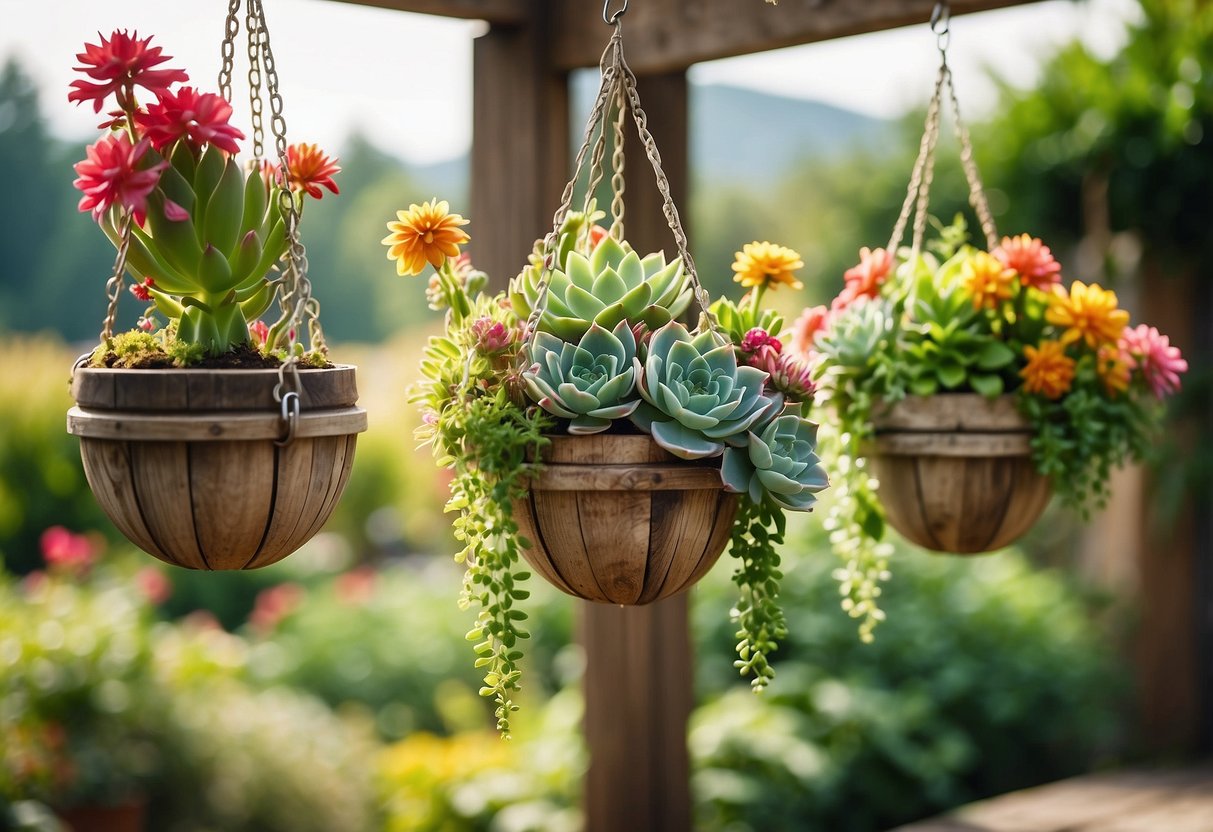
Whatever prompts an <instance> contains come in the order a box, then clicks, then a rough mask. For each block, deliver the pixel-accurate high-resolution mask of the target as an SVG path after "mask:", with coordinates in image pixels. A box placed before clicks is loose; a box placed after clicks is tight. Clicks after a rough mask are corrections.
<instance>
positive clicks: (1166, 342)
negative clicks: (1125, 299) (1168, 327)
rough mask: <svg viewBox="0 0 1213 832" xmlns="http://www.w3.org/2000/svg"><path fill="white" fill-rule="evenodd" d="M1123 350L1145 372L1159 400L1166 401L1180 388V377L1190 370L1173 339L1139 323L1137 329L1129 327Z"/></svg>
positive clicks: (1121, 342) (1121, 337)
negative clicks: (1165, 399)
mask: <svg viewBox="0 0 1213 832" xmlns="http://www.w3.org/2000/svg"><path fill="white" fill-rule="evenodd" d="M1120 348H1121V349H1122V350H1123V351H1125V352H1127V353H1128V354H1129V356H1130V358H1131V359H1132V360H1133V365H1134V366H1135V367H1136V368H1138V369H1140V370H1141V374H1142V376H1143V377H1144V378H1145V380H1146V383H1147V384H1149V385H1150V389H1151V390H1152V391H1153V392H1154V395H1155V396H1156V397H1157V398H1159V399H1162V398H1165V397H1166V396H1169V395H1170V394H1172V393H1175V392H1177V391H1178V390H1179V389H1180V381H1179V374H1180V373H1186V372H1187V371H1188V362H1187V361H1185V360H1184V359H1183V357H1182V356H1181V355H1180V352H1179V347H1173V346H1171V339H1170V338H1168V337H1167V336H1166V335H1163V334H1162V333H1160V332H1159V331H1158V330H1157V329H1155V328H1154V327H1152V326H1146V325H1145V324H1139V325H1138V326H1137V328H1136V329H1134V328H1132V327H1125V331H1124V334H1123V335H1121V336H1120Z"/></svg>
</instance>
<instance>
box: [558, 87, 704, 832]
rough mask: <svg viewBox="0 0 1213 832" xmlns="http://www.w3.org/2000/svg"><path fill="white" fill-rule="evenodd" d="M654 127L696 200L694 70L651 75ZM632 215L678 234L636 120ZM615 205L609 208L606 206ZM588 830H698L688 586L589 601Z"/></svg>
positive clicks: (630, 165)
mask: <svg viewBox="0 0 1213 832" xmlns="http://www.w3.org/2000/svg"><path fill="white" fill-rule="evenodd" d="M639 92H640V97H641V101H642V103H643V104H644V108H645V111H646V112H647V113H648V115H649V130H650V131H651V132H652V133H653V137H654V138H655V139H656V141H657V146H658V147H659V148H660V149H661V153H662V163H663V167H664V168H665V171H666V175H667V177H668V178H669V180H670V190H671V192H672V194H673V196H674V200H675V203H676V204H677V205H679V206H680V207H682V208H685V207H686V195H687V181H688V172H687V82H686V75H685V73H682V72H678V73H673V74H670V75H663V76H658V77H641V78H640V79H639ZM627 131H628V132H627V141H626V143H625V146H626V148H627V167H626V169H625V172H624V175H625V177H626V181H627V190H626V191H625V193H624V198H625V202H626V214H625V219H626V223H627V228H626V233H627V238H628V240H629V241H630V242H631V243H632V244H633V245H634V246H635V247H636V249H637V250H638V251H645V252H648V251H653V250H656V249H665V251H666V254H667V256H673V255H672V254H671V252H672V251H673V249H674V243H673V237H672V236H671V234H670V232H669V229H668V228H667V227H666V221H665V217H664V216H663V214H662V207H661V197H660V194H659V193H658V191H657V186H656V180H655V178H654V176H653V172H652V169H651V168H650V166H649V163H648V160H647V159H646V158H645V156H644V152H643V150H642V148H641V147H640V144H639V141H638V140H637V139H636V133H635V129H634V127H632V125H631V124H630V123H629V125H628V128H627ZM603 207H606V206H603ZM583 607H584V617H583V633H582V641H583V643H584V645H585V648H586V674H585V708H586V719H585V733H586V742H587V745H588V747H589V750H590V768H589V772H588V773H587V776H586V788H585V813H586V832H623V830H626V832H690V830H691V793H690V755H689V753H688V751H687V744H686V727H687V718H688V717H689V716H690V713H691V705H692V692H691V691H692V673H691V658H692V657H691V638H690V626H689V622H688V611H687V594H686V593H683V594H682V595H676V596H674V597H673V598H670V599H668V600H666V601H660V602H658V603H656V604H651V605H649V606H645V607H612V606H607V605H605V604H585V605H583Z"/></svg>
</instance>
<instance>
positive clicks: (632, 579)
mask: <svg viewBox="0 0 1213 832" xmlns="http://www.w3.org/2000/svg"><path fill="white" fill-rule="evenodd" d="M651 500H652V496H651V495H650V494H648V493H646V492H644V491H612V492H606V493H602V492H599V493H595V492H592V491H582V492H579V493H578V494H577V517H578V519H579V521H580V526H581V538H582V540H583V541H585V550H586V554H587V555H588V556H589V562H590V569H592V570H593V572H594V580H595V582H596V583H597V584H598V587H599V589H601V590H602V595H601V598H602V600H604V601H610V602H611V603H613V604H635V603H636V601H637V599H639V598H640V593H641V592H642V591H643V590H644V582H645V567H646V566H647V565H648V561H649V511H650V505H651Z"/></svg>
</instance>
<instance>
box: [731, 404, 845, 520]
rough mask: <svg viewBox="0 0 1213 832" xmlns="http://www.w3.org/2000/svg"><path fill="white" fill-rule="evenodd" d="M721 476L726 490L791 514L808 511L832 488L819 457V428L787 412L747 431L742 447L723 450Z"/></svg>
mask: <svg viewBox="0 0 1213 832" xmlns="http://www.w3.org/2000/svg"><path fill="white" fill-rule="evenodd" d="M720 475H721V478H722V479H723V480H724V486H725V490H726V491H733V492H737V493H740V494H748V495H749V497H750V499H751V500H753V501H754V502H755V503H760V502H762V501H763V499H770V500H771V501H773V502H774V503H775V504H776V505H778V506H781V507H782V508H786V509H789V510H791V511H808V510H809V509H810V508H812V506H813V503H815V502H817V497H816V494H817V492H818V491H822V490H823V489H825V488H826V487H828V486H829V484H830V481H829V478H828V477H827V476H826V473H825V471H824V470H823V469H822V467H821V460H820V459H819V458H818V457H817V425H815V424H813V423H812V422H810V421H809V420H808V419H803V418H801V417H800V416H796V415H794V414H790V413H785V414H784V415H782V416H777V417H775V418H774V419H772V420H771V421H770V423H769V424H768V425H766V427H764V428H763V429H762V431H761V432H760V433H754V432H750V433H747V434H746V446H745V447H744V448H727V449H726V450H725V452H724V460H723V461H722V463H721V467H720Z"/></svg>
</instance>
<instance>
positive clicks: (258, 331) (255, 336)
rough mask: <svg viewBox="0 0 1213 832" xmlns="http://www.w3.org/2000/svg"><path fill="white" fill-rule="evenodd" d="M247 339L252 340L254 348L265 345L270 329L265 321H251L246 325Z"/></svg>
mask: <svg viewBox="0 0 1213 832" xmlns="http://www.w3.org/2000/svg"><path fill="white" fill-rule="evenodd" d="M248 334H249V338H251V339H252V340H253V346H254V347H261V346H264V345H265V342H266V340H267V339H268V338H269V337H270V328H269V327H268V326H267V325H266V323H265V321H253V322H252V323H251V324H249V325H248Z"/></svg>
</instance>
